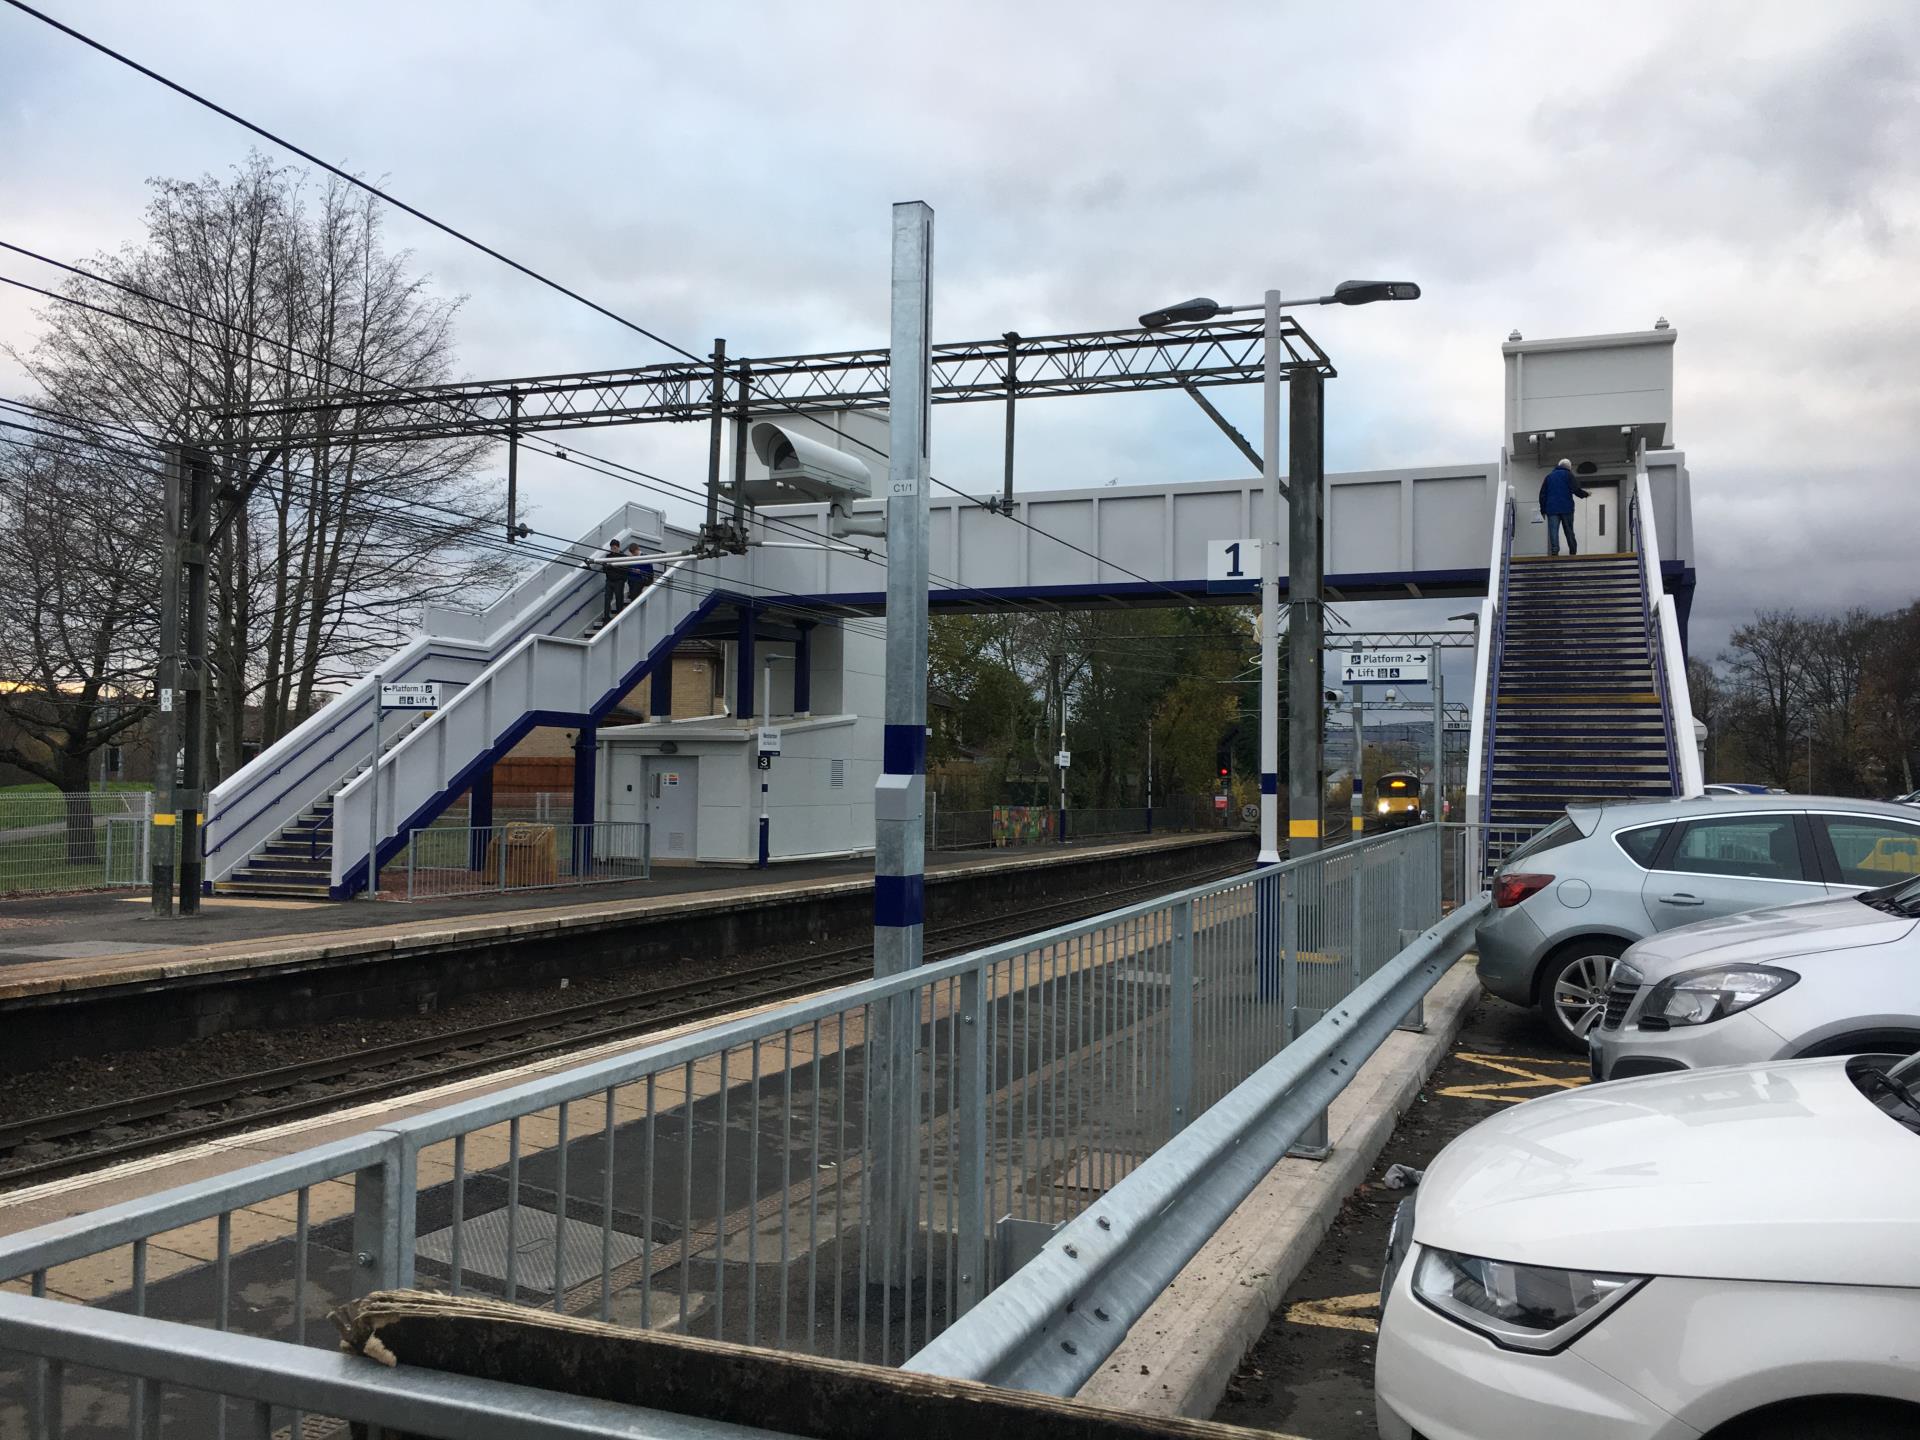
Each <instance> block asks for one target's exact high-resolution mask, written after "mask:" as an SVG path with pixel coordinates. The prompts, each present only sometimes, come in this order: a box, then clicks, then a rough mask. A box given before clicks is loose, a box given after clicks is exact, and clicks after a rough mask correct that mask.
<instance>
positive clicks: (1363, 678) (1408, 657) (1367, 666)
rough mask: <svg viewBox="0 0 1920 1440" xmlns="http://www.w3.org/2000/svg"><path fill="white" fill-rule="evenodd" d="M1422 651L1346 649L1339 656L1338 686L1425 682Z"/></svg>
mask: <svg viewBox="0 0 1920 1440" xmlns="http://www.w3.org/2000/svg"><path fill="white" fill-rule="evenodd" d="M1428 659H1429V656H1428V654H1427V652H1426V651H1425V650H1349V651H1347V652H1346V653H1345V654H1344V655H1342V656H1341V657H1340V683H1341V684H1342V685H1425V684H1426V683H1427V682H1428V680H1429V678H1430V676H1429V674H1428V665H1427V661H1428Z"/></svg>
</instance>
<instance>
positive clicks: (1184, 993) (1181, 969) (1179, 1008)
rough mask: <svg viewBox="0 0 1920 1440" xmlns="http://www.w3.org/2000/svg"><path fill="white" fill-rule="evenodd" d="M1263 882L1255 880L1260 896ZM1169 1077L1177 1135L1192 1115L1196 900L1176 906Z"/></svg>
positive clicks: (1171, 1127) (1172, 1122)
mask: <svg viewBox="0 0 1920 1440" xmlns="http://www.w3.org/2000/svg"><path fill="white" fill-rule="evenodd" d="M1259 888H1260V882H1259V881H1258V880H1255V881H1254V891H1255V896H1256V903H1257V897H1258V893H1259ZM1167 1030H1168V1035H1167V1045H1168V1064H1167V1071H1168V1075H1167V1080H1168V1086H1169V1088H1170V1089H1171V1090H1172V1092H1173V1095H1172V1101H1173V1104H1172V1112H1171V1114H1170V1116H1169V1124H1168V1129H1167V1133H1168V1134H1170V1135H1178V1134H1179V1133H1180V1132H1181V1131H1182V1130H1184V1129H1186V1128H1187V1122H1188V1121H1189V1120H1191V1119H1192V1118H1193V901H1192V900H1191V899H1187V900H1182V901H1181V902H1180V903H1179V904H1177V905H1175V906H1174V907H1173V953H1172V964H1171V965H1170V966H1169V969H1168V990H1167Z"/></svg>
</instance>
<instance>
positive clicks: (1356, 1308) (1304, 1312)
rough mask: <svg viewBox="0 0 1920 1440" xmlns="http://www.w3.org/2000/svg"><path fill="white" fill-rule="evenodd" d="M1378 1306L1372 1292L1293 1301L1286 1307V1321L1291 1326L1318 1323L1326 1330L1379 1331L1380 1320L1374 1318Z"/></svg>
mask: <svg viewBox="0 0 1920 1440" xmlns="http://www.w3.org/2000/svg"><path fill="white" fill-rule="evenodd" d="M1379 1308H1380V1297H1379V1295H1378V1294H1375V1293H1368V1294H1365V1295H1331V1296H1328V1297H1327V1298H1326V1299H1325V1300H1296V1301H1294V1302H1293V1304H1291V1305H1289V1306H1288V1307H1287V1321H1288V1323H1289V1324H1293V1325H1318V1326H1321V1327H1322V1328H1323V1329H1327V1330H1358V1331H1360V1332H1362V1333H1363V1334H1367V1335H1374V1334H1378V1333H1379V1330H1380V1322H1379V1321H1378V1320H1376V1319H1375V1318H1374V1316H1375V1315H1376V1314H1377V1313H1378V1311H1379Z"/></svg>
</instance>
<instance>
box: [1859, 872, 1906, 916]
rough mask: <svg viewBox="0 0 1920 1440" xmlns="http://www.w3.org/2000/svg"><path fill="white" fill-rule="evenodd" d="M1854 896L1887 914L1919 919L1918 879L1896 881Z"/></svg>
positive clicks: (1864, 903) (1862, 902) (1863, 903)
mask: <svg viewBox="0 0 1920 1440" xmlns="http://www.w3.org/2000/svg"><path fill="white" fill-rule="evenodd" d="M1855 898H1856V899H1858V900H1859V902H1860V903H1861V904H1862V905H1871V906H1872V907H1873V908H1874V909H1876V910H1884V911H1886V913H1887V914H1889V915H1904V916H1905V917H1906V918H1907V919H1909V920H1920V880H1900V881H1896V882H1895V883H1894V884H1892V885H1882V886H1881V887H1880V888H1879V889H1878V890H1869V891H1867V892H1866V893H1865V894H1862V895H1859V896H1856V897H1855Z"/></svg>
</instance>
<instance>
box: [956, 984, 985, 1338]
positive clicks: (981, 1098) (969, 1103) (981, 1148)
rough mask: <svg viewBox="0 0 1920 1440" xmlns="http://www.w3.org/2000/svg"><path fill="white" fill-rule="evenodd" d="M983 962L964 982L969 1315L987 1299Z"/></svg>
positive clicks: (963, 1203) (963, 1254)
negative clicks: (983, 1297) (983, 1298)
mask: <svg viewBox="0 0 1920 1440" xmlns="http://www.w3.org/2000/svg"><path fill="white" fill-rule="evenodd" d="M987 971H988V967H987V965H986V964H985V963H984V962H983V963H981V964H980V965H977V966H975V967H974V968H973V969H971V970H969V971H967V973H966V974H964V975H962V976H961V977H960V1026H961V1030H960V1040H959V1050H960V1055H959V1062H960V1074H959V1083H958V1090H957V1091H956V1093H955V1096H954V1100H955V1103H956V1104H958V1105H959V1107H960V1113H959V1117H958V1122H959V1123H958V1126H957V1130H958V1141H959V1144H958V1153H957V1154H956V1155H955V1156H954V1166H955V1168H956V1169H957V1170H958V1171H959V1178H958V1181H957V1183H958V1185H959V1189H960V1193H959V1196H958V1201H957V1203H958V1210H959V1213H958V1215H957V1216H956V1217H955V1221H956V1225H957V1229H958V1234H959V1251H958V1255H957V1258H956V1267H957V1271H958V1278H957V1280H956V1282H955V1288H956V1290H957V1292H958V1310H959V1313H960V1314H962V1315H964V1314H966V1313H967V1311H969V1310H971V1309H972V1308H973V1307H974V1306H975V1305H976V1304H978V1303H979V1301H980V1299H981V1297H982V1296H984V1295H985V1294H986V1293H987V1017H986V1012H985V1008H984V1007H985V1006H987V1005H990V1004H992V1003H993V1002H992V999H991V998H990V997H991V993H992V987H991V985H990V984H988V983H987Z"/></svg>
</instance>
